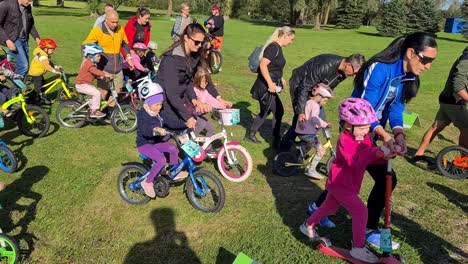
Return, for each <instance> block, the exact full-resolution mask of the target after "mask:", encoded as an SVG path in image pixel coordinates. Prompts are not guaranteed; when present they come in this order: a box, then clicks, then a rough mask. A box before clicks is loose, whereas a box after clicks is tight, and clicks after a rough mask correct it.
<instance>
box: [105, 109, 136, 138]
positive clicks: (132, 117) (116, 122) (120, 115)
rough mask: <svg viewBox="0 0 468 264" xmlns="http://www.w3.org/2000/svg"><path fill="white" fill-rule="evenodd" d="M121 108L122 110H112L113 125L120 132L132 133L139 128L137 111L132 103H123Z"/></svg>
mask: <svg viewBox="0 0 468 264" xmlns="http://www.w3.org/2000/svg"><path fill="white" fill-rule="evenodd" d="M120 108H121V109H122V111H119V109H118V108H116V109H114V111H112V114H111V125H112V127H113V128H114V130H115V131H117V132H119V133H130V132H132V131H134V130H135V129H136V128H137V123H138V120H137V112H136V110H135V109H133V107H131V106H130V105H121V106H120ZM121 125H124V126H121Z"/></svg>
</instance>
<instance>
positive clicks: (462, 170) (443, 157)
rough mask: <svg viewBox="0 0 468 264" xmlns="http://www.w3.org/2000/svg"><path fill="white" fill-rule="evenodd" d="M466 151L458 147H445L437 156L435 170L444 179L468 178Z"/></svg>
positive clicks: (467, 152)
mask: <svg viewBox="0 0 468 264" xmlns="http://www.w3.org/2000/svg"><path fill="white" fill-rule="evenodd" d="M467 160H468V149H466V148H463V147H460V146H450V147H446V148H444V149H443V150H441V151H440V152H439V154H438V155H437V169H438V170H439V171H440V173H441V174H442V175H444V176H445V177H449V178H453V179H466V178H467V177H468V161H467Z"/></svg>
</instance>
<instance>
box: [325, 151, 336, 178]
mask: <svg viewBox="0 0 468 264" xmlns="http://www.w3.org/2000/svg"><path fill="white" fill-rule="evenodd" d="M335 158H336V157H335V156H333V155H332V156H330V158H328V161H327V177H330V171H331V166H332V163H333V161H334V160H335Z"/></svg>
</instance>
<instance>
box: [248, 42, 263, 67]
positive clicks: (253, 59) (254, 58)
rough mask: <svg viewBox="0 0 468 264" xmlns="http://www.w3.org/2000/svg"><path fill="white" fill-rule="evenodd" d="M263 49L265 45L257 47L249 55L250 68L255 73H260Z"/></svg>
mask: <svg viewBox="0 0 468 264" xmlns="http://www.w3.org/2000/svg"><path fill="white" fill-rule="evenodd" d="M262 49H263V46H258V47H256V48H255V49H254V50H253V51H252V54H250V56H249V69H250V71H251V72H253V73H258V69H259V68H260V53H261V52H262Z"/></svg>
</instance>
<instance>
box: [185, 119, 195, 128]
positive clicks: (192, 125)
mask: <svg viewBox="0 0 468 264" xmlns="http://www.w3.org/2000/svg"><path fill="white" fill-rule="evenodd" d="M196 123H197V121H196V120H195V118H193V117H190V118H189V119H187V122H185V125H186V126H187V127H188V128H191V129H195V124H196Z"/></svg>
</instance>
